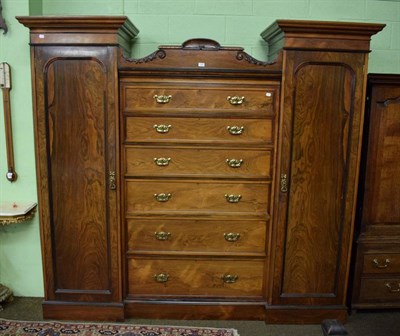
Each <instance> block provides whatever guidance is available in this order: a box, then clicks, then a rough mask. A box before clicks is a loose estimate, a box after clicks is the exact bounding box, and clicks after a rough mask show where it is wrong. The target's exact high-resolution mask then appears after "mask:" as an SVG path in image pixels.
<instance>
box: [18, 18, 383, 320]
mask: <svg viewBox="0 0 400 336" xmlns="http://www.w3.org/2000/svg"><path fill="white" fill-rule="evenodd" d="M18 20H19V21H20V22H21V23H22V24H24V25H25V26H27V27H28V28H30V33H31V54H32V78H33V99H34V120H35V143H36V160H37V176H38V192H39V205H40V224H41V237H42V252H43V265H44V277H45V300H44V303H43V308H44V317H45V318H57V319H62V318H65V319H90V320H93V319H95V320H100V319H114V320H122V319H124V318H125V317H149V318H184V319H191V318H193V319H258V320H265V321H266V322H267V323H319V322H321V320H323V319H324V318H338V319H341V320H343V321H344V320H345V319H346V316H347V307H346V305H345V298H346V290H347V286H348V274H349V266H350V262H349V261H350V260H349V259H350V252H351V243H352V236H353V228H354V225H353V222H354V214H355V205H356V202H355V200H356V196H357V195H356V190H357V181H358V168H359V161H360V150H361V135H362V123H363V115H364V114H363V111H364V101H365V85H366V74H367V59H368V52H369V45H370V38H371V35H373V34H375V33H377V32H379V31H380V30H381V29H382V28H383V25H380V24H364V23H343V22H340V23H339V22H316V21H294V20H279V21H276V22H275V23H274V24H273V25H271V26H270V27H269V28H267V29H266V30H265V31H264V32H263V33H262V34H261V35H262V37H263V39H264V40H265V41H266V42H267V43H268V46H269V52H270V55H269V61H268V62H264V61H259V60H256V59H254V58H253V57H251V56H250V55H249V54H247V53H246V52H245V51H244V50H243V49H242V48H239V47H223V46H221V45H220V44H219V43H218V42H216V41H213V40H209V39H193V40H188V41H186V42H184V43H183V44H182V45H180V46H161V47H160V48H159V49H158V50H156V51H154V53H152V54H151V55H149V56H147V57H145V58H140V59H137V58H130V56H129V44H130V42H131V39H132V38H133V37H134V36H135V35H136V34H137V33H138V31H137V29H136V28H135V27H134V26H133V25H132V23H130V21H129V20H128V19H127V18H126V17H19V18H18Z"/></svg>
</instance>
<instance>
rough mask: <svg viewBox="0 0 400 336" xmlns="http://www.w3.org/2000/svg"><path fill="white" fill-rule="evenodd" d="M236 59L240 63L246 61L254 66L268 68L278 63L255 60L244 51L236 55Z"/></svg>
mask: <svg viewBox="0 0 400 336" xmlns="http://www.w3.org/2000/svg"><path fill="white" fill-rule="evenodd" d="M236 59H237V60H238V61H243V60H245V61H246V62H248V63H250V64H254V65H261V66H267V65H271V64H274V63H276V61H271V62H263V61H259V60H258V59H256V58H254V57H253V56H250V55H249V54H248V53H246V52H244V51H238V52H237V54H236Z"/></svg>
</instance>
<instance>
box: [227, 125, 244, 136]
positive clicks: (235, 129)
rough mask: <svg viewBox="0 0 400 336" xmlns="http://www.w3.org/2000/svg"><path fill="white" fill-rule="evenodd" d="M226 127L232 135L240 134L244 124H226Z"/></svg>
mask: <svg viewBox="0 0 400 336" xmlns="http://www.w3.org/2000/svg"><path fill="white" fill-rule="evenodd" d="M226 129H227V130H228V132H229V133H230V134H232V135H240V134H242V133H243V131H244V126H227V127H226Z"/></svg>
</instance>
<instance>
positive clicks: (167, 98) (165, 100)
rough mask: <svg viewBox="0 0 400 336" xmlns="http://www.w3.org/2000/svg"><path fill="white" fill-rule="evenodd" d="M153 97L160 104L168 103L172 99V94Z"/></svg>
mask: <svg viewBox="0 0 400 336" xmlns="http://www.w3.org/2000/svg"><path fill="white" fill-rule="evenodd" d="M153 98H154V99H155V100H156V102H157V103H158V104H167V103H169V102H170V101H171V99H172V96H171V95H168V96H163V95H161V96H159V95H154V96H153Z"/></svg>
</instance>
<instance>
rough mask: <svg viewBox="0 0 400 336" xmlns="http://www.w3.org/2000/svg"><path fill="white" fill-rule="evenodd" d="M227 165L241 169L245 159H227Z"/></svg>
mask: <svg viewBox="0 0 400 336" xmlns="http://www.w3.org/2000/svg"><path fill="white" fill-rule="evenodd" d="M226 163H227V164H228V166H229V167H231V168H239V167H240V166H241V165H242V163H243V159H226Z"/></svg>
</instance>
